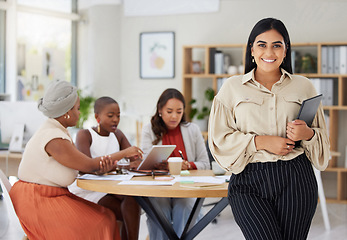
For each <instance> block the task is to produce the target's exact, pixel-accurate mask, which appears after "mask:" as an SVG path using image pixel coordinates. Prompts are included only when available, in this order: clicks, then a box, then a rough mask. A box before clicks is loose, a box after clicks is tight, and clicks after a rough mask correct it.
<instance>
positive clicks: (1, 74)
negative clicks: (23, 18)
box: [0, 10, 6, 94]
mask: <svg viewBox="0 0 347 240" xmlns="http://www.w3.org/2000/svg"><path fill="white" fill-rule="evenodd" d="M5 14H6V12H5V11H4V10H0V94H2V93H5V23H6V21H5V17H6V15H5Z"/></svg>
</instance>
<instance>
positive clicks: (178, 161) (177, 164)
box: [167, 157, 183, 175]
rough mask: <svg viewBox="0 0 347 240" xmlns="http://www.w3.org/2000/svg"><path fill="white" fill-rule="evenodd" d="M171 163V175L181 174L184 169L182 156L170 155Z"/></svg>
mask: <svg viewBox="0 0 347 240" xmlns="http://www.w3.org/2000/svg"><path fill="white" fill-rule="evenodd" d="M167 162H168V164H169V172H170V174H171V175H180V173H181V169H182V162H183V160H182V158H180V157H170V158H169V159H168V160H167Z"/></svg>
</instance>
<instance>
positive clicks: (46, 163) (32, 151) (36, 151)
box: [18, 118, 77, 187]
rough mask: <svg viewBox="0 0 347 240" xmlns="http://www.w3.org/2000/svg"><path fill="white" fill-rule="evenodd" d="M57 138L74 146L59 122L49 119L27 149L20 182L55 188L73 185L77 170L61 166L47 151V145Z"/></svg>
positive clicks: (20, 171)
mask: <svg viewBox="0 0 347 240" xmlns="http://www.w3.org/2000/svg"><path fill="white" fill-rule="evenodd" d="M55 138H61V139H67V140H69V141H70V142H71V144H73V143H72V139H71V137H70V135H69V133H68V131H67V129H66V128H65V127H64V126H63V125H61V124H60V123H59V122H58V121H57V120H55V119H53V118H49V119H47V121H46V122H45V123H44V124H43V125H42V126H41V128H40V129H39V130H38V131H37V132H36V133H35V134H34V135H33V136H32V137H31V139H30V140H29V142H28V143H27V145H26V147H25V150H24V153H23V157H22V161H21V163H20V165H19V169H18V177H19V179H20V180H22V181H26V182H31V183H38V184H44V185H49V186H54V187H67V186H68V185H70V184H71V183H73V181H74V180H75V178H76V176H77V170H74V169H71V168H68V167H65V166H64V165H62V164H60V163H59V162H57V161H56V160H55V159H54V158H53V157H50V156H49V155H48V154H47V152H46V150H45V148H46V145H47V143H49V142H50V141H51V140H52V139H55ZM71 161H73V159H71Z"/></svg>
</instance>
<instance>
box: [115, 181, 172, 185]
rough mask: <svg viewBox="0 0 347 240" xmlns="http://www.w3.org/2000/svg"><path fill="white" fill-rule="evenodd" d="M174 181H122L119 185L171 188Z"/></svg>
mask: <svg viewBox="0 0 347 240" xmlns="http://www.w3.org/2000/svg"><path fill="white" fill-rule="evenodd" d="M174 183H175V182H174V181H122V182H120V183H118V184H119V185H152V186H172V185H173V184H174Z"/></svg>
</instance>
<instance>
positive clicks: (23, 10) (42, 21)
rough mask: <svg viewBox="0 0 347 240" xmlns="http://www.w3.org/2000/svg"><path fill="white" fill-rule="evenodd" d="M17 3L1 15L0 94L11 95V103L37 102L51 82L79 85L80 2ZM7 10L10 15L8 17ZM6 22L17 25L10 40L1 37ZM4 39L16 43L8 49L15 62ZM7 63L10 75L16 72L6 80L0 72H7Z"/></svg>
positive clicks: (19, 0) (21, 0)
mask: <svg viewBox="0 0 347 240" xmlns="http://www.w3.org/2000/svg"><path fill="white" fill-rule="evenodd" d="M1 1H2V0H0V2H1ZM15 1H16V2H15V3H14V5H15V8H13V9H12V7H13V4H7V9H6V8H4V10H3V11H2V12H0V71H1V74H0V93H1V91H2V92H3V93H7V94H11V100H24V101H37V100H38V99H39V98H40V97H42V95H43V93H44V90H45V88H46V86H47V85H48V84H49V83H50V82H51V81H52V80H55V79H60V80H65V81H69V82H72V83H73V84H74V85H76V70H75V69H74V68H75V66H76V25H77V23H76V22H75V20H78V15H77V14H75V12H76V11H77V0H15ZM0 7H1V6H0ZM14 9H15V10H16V12H15V14H12V12H13V10H14ZM6 10H8V11H9V12H10V11H11V16H10V15H8V16H7V17H6V15H5V14H6V12H5V11H6ZM5 20H6V21H8V24H9V23H11V21H12V22H15V24H16V25H14V26H15V29H16V31H15V33H9V32H8V33H7V34H9V36H8V37H2V36H5V34H6V32H5V29H6V26H5V25H6V23H5ZM8 24H7V26H8ZM2 25H3V26H2ZM5 39H7V41H11V39H13V41H12V42H15V43H16V44H15V45H14V46H13V48H11V47H10V48H8V49H7V50H8V53H7V54H11V53H12V52H13V56H16V58H14V59H15V60H8V59H6V58H5V53H4V52H5V49H6V47H5V45H4V44H5ZM9 39H10V40H9ZM4 61H7V62H4ZM2 62H4V64H2ZM5 63H6V65H7V66H8V67H7V69H8V72H9V73H10V72H13V74H8V76H7V77H6V76H5V74H6V71H2V69H1V67H3V68H4V70H5ZM15 75H16V77H15ZM5 77H6V78H5ZM5 79H6V80H5ZM6 91H7V92H6Z"/></svg>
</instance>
